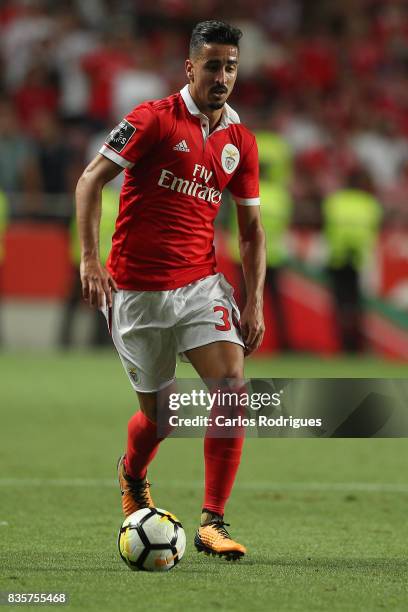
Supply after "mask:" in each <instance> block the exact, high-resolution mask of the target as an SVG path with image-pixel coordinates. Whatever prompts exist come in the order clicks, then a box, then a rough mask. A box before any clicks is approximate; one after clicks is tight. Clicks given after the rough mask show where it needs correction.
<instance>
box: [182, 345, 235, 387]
mask: <svg viewBox="0 0 408 612" xmlns="http://www.w3.org/2000/svg"><path fill="white" fill-rule="evenodd" d="M185 354H186V356H187V357H188V359H189V360H190V362H191V363H192V365H193V367H194V369H195V370H196V371H197V373H198V374H199V376H200V377H201V378H203V379H205V380H210V381H214V382H215V383H218V382H220V381H223V380H226V379H228V380H236V381H242V380H243V378H244V350H243V348H242V346H241V345H239V344H235V343H233V342H226V341H218V342H211V343H210V344H206V345H203V346H199V347H197V348H193V349H190V350H188V351H185Z"/></svg>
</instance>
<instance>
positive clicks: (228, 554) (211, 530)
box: [194, 518, 246, 561]
mask: <svg viewBox="0 0 408 612" xmlns="http://www.w3.org/2000/svg"><path fill="white" fill-rule="evenodd" d="M225 526H227V527H229V523H224V521H223V519H222V518H216V519H213V520H211V521H210V522H209V523H207V524H205V525H201V527H199V528H198V529H197V531H196V534H195V537H194V546H195V547H196V549H197V550H198V552H201V551H202V552H204V553H205V554H206V555H213V556H215V555H218V556H219V557H224V558H225V559H226V560H227V561H236V560H237V559H240V558H241V557H243V556H244V555H245V553H246V548H245V546H243V545H242V544H239V543H238V542H235V541H234V540H233V539H232V538H231V536H230V534H229V533H228V531H227V530H226V529H225Z"/></svg>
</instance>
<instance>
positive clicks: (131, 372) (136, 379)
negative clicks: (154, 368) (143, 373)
mask: <svg viewBox="0 0 408 612" xmlns="http://www.w3.org/2000/svg"><path fill="white" fill-rule="evenodd" d="M128 373H129V376H130V378H131V379H132V380H133V382H134V383H136V384H137V383H138V382H139V377H138V375H137V370H136V368H129V369H128Z"/></svg>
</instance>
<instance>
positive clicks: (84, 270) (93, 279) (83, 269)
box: [80, 259, 118, 308]
mask: <svg viewBox="0 0 408 612" xmlns="http://www.w3.org/2000/svg"><path fill="white" fill-rule="evenodd" d="M80 274H81V283H82V295H83V298H84V300H85V302H88V304H89V305H90V306H91V307H92V308H103V307H104V306H105V304H106V305H107V306H108V307H109V308H111V307H112V291H115V292H116V291H117V290H118V287H117V285H116V283H115V281H114V280H113V278H112V276H111V275H110V274H109V272H108V271H107V270H106V268H104V267H103V266H102V264H101V262H100V261H99V259H92V260H82V261H81V266H80Z"/></svg>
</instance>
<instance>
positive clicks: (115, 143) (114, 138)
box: [106, 119, 136, 153]
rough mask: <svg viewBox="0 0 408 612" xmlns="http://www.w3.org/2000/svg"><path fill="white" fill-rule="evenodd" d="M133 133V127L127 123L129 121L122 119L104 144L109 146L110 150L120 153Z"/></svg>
mask: <svg viewBox="0 0 408 612" xmlns="http://www.w3.org/2000/svg"><path fill="white" fill-rule="evenodd" d="M135 132H136V128H135V126H134V125H132V124H131V123H129V121H126V119H123V121H121V122H120V123H119V125H117V126H116V127H115V128H113V130H112V131H111V133H110V134H109V136H108V138H107V139H106V144H107V145H109V147H110V148H111V149H114V150H115V151H117V153H120V152H121V151H122V149H123V148H124V147H125V146H126V145H127V143H128V142H129V140H130V139H131V138H132V136H133V134H134V133H135Z"/></svg>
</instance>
